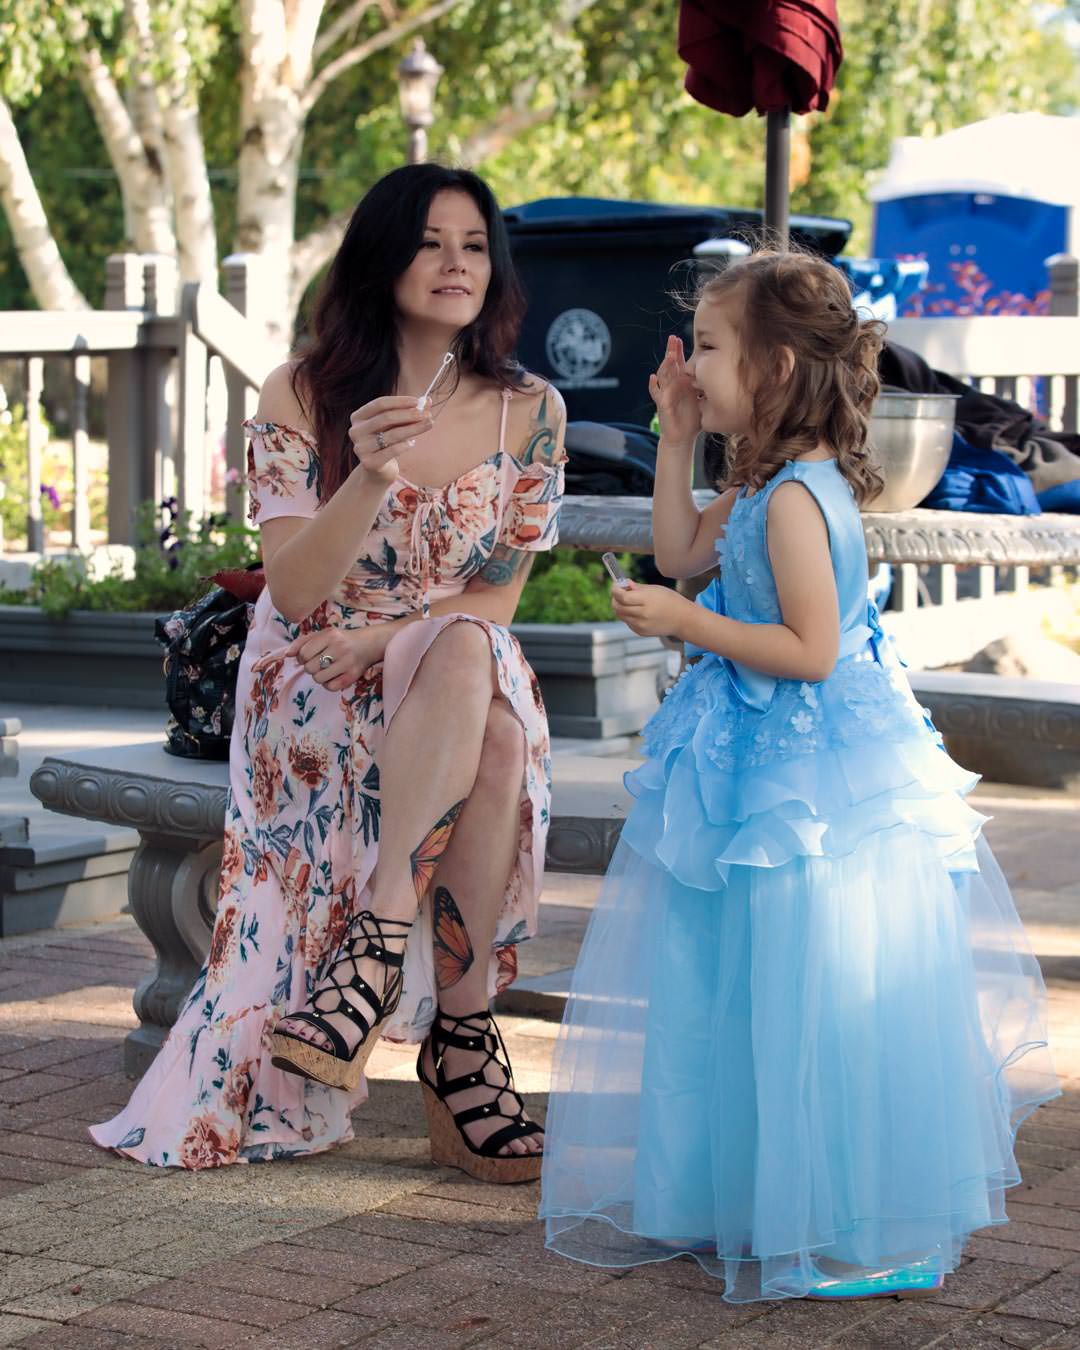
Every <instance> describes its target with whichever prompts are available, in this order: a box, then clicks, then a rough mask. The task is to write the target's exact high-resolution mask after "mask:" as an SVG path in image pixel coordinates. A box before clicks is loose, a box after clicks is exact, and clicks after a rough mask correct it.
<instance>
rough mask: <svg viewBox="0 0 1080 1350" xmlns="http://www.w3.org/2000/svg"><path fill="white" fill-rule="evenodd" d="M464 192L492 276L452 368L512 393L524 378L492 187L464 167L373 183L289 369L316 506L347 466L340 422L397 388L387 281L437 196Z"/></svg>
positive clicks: (517, 294) (402, 172) (515, 299)
mask: <svg viewBox="0 0 1080 1350" xmlns="http://www.w3.org/2000/svg"><path fill="white" fill-rule="evenodd" d="M447 189H449V190H451V191H456V192H467V193H468V195H469V196H470V197H471V198H472V199H473V201H474V202H475V203H476V205H477V208H478V210H479V211H480V214H481V215H482V216H483V217H484V223H485V225H486V226H487V233H488V253H489V256H490V259H491V280H490V282H489V284H488V289H487V295H486V296H485V297H484V306H483V308H482V309H481V311H480V313H479V314H478V315H477V317H476V319H475V320H474V322H473V323H471V324H470V325H469V326H468V327H467V328H464V329H462V331H461V332H460V333H459V334H458V335H457V338H456V339H455V341H454V344H453V350H454V354H455V356H456V357H457V365H458V368H459V369H462V370H468V371H472V372H474V373H475V374H477V375H484V376H487V377H488V378H490V379H493V380H497V381H498V382H499V383H500V384H501V385H503V386H504V387H507V388H518V387H520V386H521V384H522V383H523V380H524V372H523V371H522V370H521V368H520V367H519V366H518V365H517V363H516V362H515V361H514V359H513V357H512V352H513V350H514V346H515V344H516V342H517V337H518V331H519V329H520V327H521V320H522V318H523V317H524V313H525V297H524V295H523V293H522V290H521V285H520V283H519V282H518V279H517V274H516V273H515V271H514V265H513V262H512V261H511V258H510V243H509V240H508V238H507V233H506V226H505V225H504V223H503V218H502V213H501V212H500V211H499V207H498V203H497V202H496V201H495V198H494V196H493V194H492V192H491V189H490V188H489V187H488V186H487V184H486V183H485V182H484V181H483V179H481V178H478V177H477V176H476V174H474V173H469V172H468V170H466V169H447V168H444V167H443V166H442V165H440V164H409V165H406V166H404V167H403V168H400V169H395V170H394V171H393V172H392V173H388V174H387V175H386V176H385V177H384V178H380V179H379V181H378V182H377V183H375V184H374V186H373V187H371V188H370V189H369V190H368V191H367V192H366V193H365V194H364V196H363V198H362V199H361V201H360V203H359V205H358V206H357V208H356V210H355V211H354V212H353V214H352V219H351V220H350V221H349V225H348V228H347V229H346V231H345V238H344V239H343V240H342V241H341V247H340V248H339V249H338V251H337V254H336V255H335V257H334V261H333V262H332V263H331V264H330V268H329V271H328V272H327V274H326V278H325V280H324V281H323V284H322V287H321V288H320V291H319V294H318V298H317V299H316V301H315V305H314V309H313V312H312V318H311V325H310V328H311V336H310V342H309V344H308V346H307V347H306V348H305V349H304V350H303V352H302V354H301V355H300V357H299V359H298V361H297V363H296V365H295V366H294V368H293V372H292V387H293V392H294V393H295V395H296V397H297V399H298V400H299V402H300V406H301V407H302V408H303V409H304V411H305V413H306V414H307V417H308V421H309V422H310V423H311V426H312V429H313V431H314V432H315V439H316V443H317V445H318V447H319V457H320V460H321V462H322V495H323V500H324V501H325V500H326V499H328V498H329V497H331V496H332V495H333V494H334V492H336V491H337V489H338V488H339V487H340V486H341V484H342V483H343V482H344V481H345V479H346V478H347V477H348V475H349V472H350V470H351V469H352V466H353V464H354V463H355V460H354V457H353V451H352V445H351V443H350V441H349V438H348V430H349V417H350V415H351V413H352V412H353V411H354V410H355V409H356V408H359V407H360V406H361V405H362V404H364V403H367V402H369V401H370V400H371V399H373V398H380V397H382V396H384V395H387V394H391V393H393V391H394V388H395V385H396V384H397V378H398V371H399V361H398V328H397V308H396V306H395V303H394V283H395V282H396V281H397V279H398V277H400V276H401V274H402V273H403V272H404V271H405V270H406V268H407V267H408V266H409V264H410V263H411V262H412V260H413V259H414V258H415V257H416V254H417V251H418V250H419V248H420V245H421V243H422V241H423V238H424V226H425V225H426V224H427V217H428V211H429V209H430V207H431V202H432V199H433V198H434V196H435V194H436V193H437V192H443V191H446V190H447Z"/></svg>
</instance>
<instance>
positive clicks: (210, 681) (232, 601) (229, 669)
mask: <svg viewBox="0 0 1080 1350" xmlns="http://www.w3.org/2000/svg"><path fill="white" fill-rule="evenodd" d="M211 580H212V581H214V582H216V583H217V584H216V585H215V586H214V587H213V588H212V589H211V590H209V591H207V593H206V594H205V595H204V596H202V597H201V599H199V600H196V601H194V602H193V603H192V604H191V605H189V606H188V607H187V608H186V609H178V610H176V611H175V613H173V614H169V615H167V616H165V617H163V618H160V619H157V620H155V622H154V635H155V637H156V638H157V640H158V641H159V642H160V643H161V645H162V647H163V648H164V649H165V702H166V704H167V705H168V708H169V712H170V714H171V716H170V717H169V721H168V723H167V725H166V728H165V749H166V750H167V751H168V753H169V754H170V755H179V756H181V757H183V758H186V759H228V758H229V740H230V737H231V736H232V728H233V716H234V713H235V709H236V677H237V673H238V671H239V669H240V658H241V656H242V655H243V651H244V643H245V642H246V641H247V630H248V622H249V620H250V617H251V610H252V608H253V606H254V602H255V600H256V599H257V598H258V595H259V592H260V591H261V590H262V588H263V586H264V585H265V577H264V576H263V572H262V564H261V563H253V564H252V565H251V567H249V568H248V569H247V570H235V571H229V572H218V573H216V574H215V575H214V576H213V577H212V578H211Z"/></svg>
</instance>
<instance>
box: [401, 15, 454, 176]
mask: <svg viewBox="0 0 1080 1350" xmlns="http://www.w3.org/2000/svg"><path fill="white" fill-rule="evenodd" d="M397 69H398V93H399V94H400V96H401V116H402V119H403V120H404V122H405V125H406V126H407V127H408V128H409V163H410V164H423V162H424V160H425V159H427V129H428V127H429V126H431V124H432V122H434V120H435V113H434V105H435V86H436V85H437V84H438V83H439V76H440V75H441V74H442V73H443V68H442V66H440V65H439V63H438V61H436V60H435V58H434V57H433V56H432V55H431V53H430V52H429V51H428V49H427V48H426V47H425V46H424V39H423V38H419V37H418V38H415V39H414V40H413V45H412V50H411V51H410V52H409V53H408V55H407V56H406V57H404V59H403V60H402V61H401V62H400V64H399V65H398V68H397Z"/></svg>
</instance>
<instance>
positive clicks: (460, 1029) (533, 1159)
mask: <svg viewBox="0 0 1080 1350" xmlns="http://www.w3.org/2000/svg"><path fill="white" fill-rule="evenodd" d="M428 1041H430V1043H431V1053H432V1056H433V1058H434V1061H435V1082H434V1083H433V1082H431V1080H430V1079H429V1078H428V1077H427V1075H426V1074H425V1073H424V1050H425V1048H426V1047H427V1044H428ZM448 1047H452V1048H453V1049H456V1050H475V1051H479V1052H481V1053H483V1054H486V1056H487V1059H486V1060H485V1062H484V1064H483V1065H482V1066H481V1067H480V1068H479V1069H478V1070H477V1071H476V1072H475V1073H469V1074H464V1075H462V1076H461V1077H460V1078H447V1077H446V1074H445V1071H444V1069H443V1053H444V1052H445V1051H446V1049H447V1048H448ZM499 1050H501V1051H502V1059H500V1058H499V1055H498V1053H497V1052H498V1051H499ZM491 1063H495V1064H497V1065H498V1066H499V1068H500V1069H501V1070H502V1072H503V1074H504V1075H505V1077H506V1083H505V1085H504V1086H502V1087H499V1086H497V1085H496V1084H495V1083H491V1082H488V1079H487V1077H486V1070H487V1067H488V1065H489V1064H491ZM416 1075H417V1077H418V1078H419V1079H420V1084H421V1087H422V1088H423V1093H424V1109H425V1111H426V1112H427V1122H428V1135H429V1137H430V1139H431V1161H432V1162H433V1163H435V1164H436V1166H440V1167H457V1168H460V1169H461V1171H462V1172H465V1173H467V1174H468V1175H469V1176H470V1177H475V1178H476V1179H477V1181H494V1182H500V1183H503V1184H511V1183H514V1182H519V1181H535V1180H536V1179H537V1177H538V1176H539V1175H540V1168H541V1166H542V1165H543V1154H542V1153H524V1154H522V1153H500V1152H499V1150H500V1149H501V1148H503V1147H504V1146H505V1145H506V1144H508V1143H510V1141H511V1140H513V1139H527V1138H529V1137H530V1136H532V1135H537V1134H543V1130H542V1129H541V1127H540V1126H539V1125H537V1124H535V1123H534V1122H533V1121H531V1120H526V1119H525V1103H524V1102H523V1101H522V1100H521V1097H520V1096H519V1095H518V1093H517V1092H516V1091H515V1089H514V1077H513V1071H512V1070H511V1068H510V1056H509V1055H508V1054H507V1052H506V1046H505V1044H504V1043H503V1038H502V1034H501V1032H500V1031H499V1028H498V1025H497V1023H496V1022H495V1019H494V1018H493V1017H492V1016H491V1013H490V1012H488V1010H487V1009H486V1008H484V1009H482V1010H481V1011H480V1012H475V1013H469V1014H468V1015H467V1016H466V1017H448V1016H447V1015H446V1013H444V1012H439V1013H437V1014H436V1016H435V1021H434V1022H433V1023H432V1026H431V1031H430V1032H429V1033H428V1039H427V1041H425V1042H424V1045H422V1046H421V1047H420V1056H419V1058H418V1059H417V1061H416ZM485 1084H486V1085H487V1086H488V1087H490V1088H491V1090H492V1093H493V1094H494V1096H493V1099H492V1100H491V1101H489V1102H486V1103H485V1104H484V1105H483V1106H469V1107H466V1108H465V1109H464V1110H462V1111H451V1109H450V1107H449V1106H448V1105H447V1102H446V1099H447V1097H452V1096H453V1095H454V1093H455V1092H463V1091H464V1090H465V1089H466V1088H475V1087H481V1086H483V1085H485ZM504 1097H510V1098H511V1099H512V1100H513V1102H514V1103H515V1104H516V1107H517V1109H516V1110H515V1111H513V1112H509V1111H506V1110H504V1109H503V1104H502V1103H503V1098H504ZM493 1117H495V1118H501V1119H503V1120H505V1121H506V1122H507V1124H506V1125H504V1126H503V1127H502V1129H499V1130H495V1131H493V1132H492V1133H491V1134H490V1135H489V1136H488V1137H487V1138H486V1139H485V1140H484V1142H483V1143H482V1144H481V1145H480V1146H479V1147H474V1146H473V1145H472V1143H471V1142H470V1140H469V1137H468V1135H467V1134H466V1133H465V1128H464V1127H465V1126H466V1125H471V1124H472V1123H473V1122H474V1121H478V1120H491V1119H492V1118H493Z"/></svg>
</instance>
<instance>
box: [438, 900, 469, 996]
mask: <svg viewBox="0 0 1080 1350" xmlns="http://www.w3.org/2000/svg"><path fill="white" fill-rule="evenodd" d="M431 910H432V915H431V919H432V937H433V939H434V941H433V946H434V954H435V982H436V984H437V985H438V987H439V988H440V989H452V988H453V987H454V985H455V984H457V983H458V981H459V980H461V979H462V978H463V977H464V975H465V974H466V972H467V971H468V970H469V968H470V967H471V966H472V963H473V961H474V960H475V959H476V958H475V954H474V952H473V945H472V943H471V942H470V941H469V930H468V929H467V928H466V927H465V920H464V919H463V918H462V917H461V910H460V909H458V907H457V905H456V904H455V903H454V897H453V896H452V895H451V894H450V892H449V891H448V890H447V889H446V887H445V886H436V887H435V899H434V901H433V903H432V907H431Z"/></svg>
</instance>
